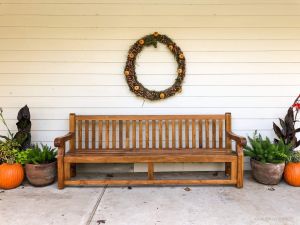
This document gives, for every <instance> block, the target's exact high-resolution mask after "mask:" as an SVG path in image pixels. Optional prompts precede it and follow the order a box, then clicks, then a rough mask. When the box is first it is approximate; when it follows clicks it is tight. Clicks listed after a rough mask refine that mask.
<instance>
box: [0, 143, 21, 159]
mask: <svg viewBox="0 0 300 225" xmlns="http://www.w3.org/2000/svg"><path fill="white" fill-rule="evenodd" d="M20 147H21V145H20V144H19V143H18V142H17V141H16V140H13V139H7V140H5V141H0V163H9V164H13V163H15V162H16V155H17V153H18V152H19V150H20Z"/></svg>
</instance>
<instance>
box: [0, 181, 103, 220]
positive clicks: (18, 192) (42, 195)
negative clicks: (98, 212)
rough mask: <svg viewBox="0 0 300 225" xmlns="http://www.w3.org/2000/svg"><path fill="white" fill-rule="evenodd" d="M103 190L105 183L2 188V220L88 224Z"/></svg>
mask: <svg viewBox="0 0 300 225" xmlns="http://www.w3.org/2000/svg"><path fill="white" fill-rule="evenodd" d="M102 191H103V188H102V187H98V188H91V187H85V188H80V187H79V188H77V187H76V188H72V187H71V188H66V189H64V190H58V189H57V187H56V184H53V185H51V186H48V187H39V188H36V187H32V186H30V185H29V184H25V186H20V187H18V188H16V189H13V190H0V224H1V225H44V224H45V225H50V224H53V225H54V224H55V225H60V224H62V225H77V224H86V222H87V221H88V220H89V217H90V215H91V213H92V212H93V207H94V206H95V204H96V203H97V199H98V197H99V196H100V195H101V193H102Z"/></svg>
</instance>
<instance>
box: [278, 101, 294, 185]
mask: <svg viewBox="0 0 300 225" xmlns="http://www.w3.org/2000/svg"><path fill="white" fill-rule="evenodd" d="M299 110H300V95H299V96H298V97H297V98H296V100H295V101H294V103H293V104H292V106H291V107H289V109H288V111H287V114H286V116H285V118H284V119H279V121H280V126H281V128H280V127H279V126H278V125H276V124H275V123H273V129H274V132H275V134H276V135H277V137H278V139H282V140H284V142H285V143H286V144H290V145H291V151H292V154H291V157H290V158H289V160H288V162H287V164H286V167H285V171H284V179H285V181H286V182H287V183H288V184H290V185H293V186H300V163H299V162H300V153H299V152H298V151H295V150H296V149H297V148H299V146H300V140H297V136H296V135H297V133H299V132H300V128H299V127H298V128H295V127H296V123H297V122H299V119H297V116H298V113H299ZM278 139H275V141H276V142H277V141H278Z"/></svg>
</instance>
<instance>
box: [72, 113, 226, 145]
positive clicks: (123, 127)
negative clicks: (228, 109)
mask: <svg viewBox="0 0 300 225" xmlns="http://www.w3.org/2000/svg"><path fill="white" fill-rule="evenodd" d="M224 129H225V130H228V131H231V115H230V114H229V113H227V114H225V115H150V116H142V115H138V116H134V115H125V116H84V115H75V114H70V131H71V132H75V133H76V135H75V139H74V140H73V141H72V142H71V143H70V148H71V149H72V150H74V149H80V150H88V149H92V150H96V149H98V150H117V149H119V150H136V151H138V150H149V149H156V150H164V149H168V150H172V149H173V150H185V149H197V148H205V149H212V150H213V149H218V150H225V149H226V151H227V150H228V148H231V141H230V139H229V138H228V137H226V135H225V133H226V132H225V130H224Z"/></svg>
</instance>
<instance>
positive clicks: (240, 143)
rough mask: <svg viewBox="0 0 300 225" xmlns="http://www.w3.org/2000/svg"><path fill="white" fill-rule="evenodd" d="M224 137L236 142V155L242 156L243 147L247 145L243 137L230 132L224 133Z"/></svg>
mask: <svg viewBox="0 0 300 225" xmlns="http://www.w3.org/2000/svg"><path fill="white" fill-rule="evenodd" d="M226 135H227V136H228V138H229V139H231V140H234V141H235V142H236V153H237V154H238V155H241V156H242V155H243V154H244V152H243V147H245V146H246V145H247V139H246V138H245V137H242V136H239V135H236V134H234V133H232V132H231V131H226Z"/></svg>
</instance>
